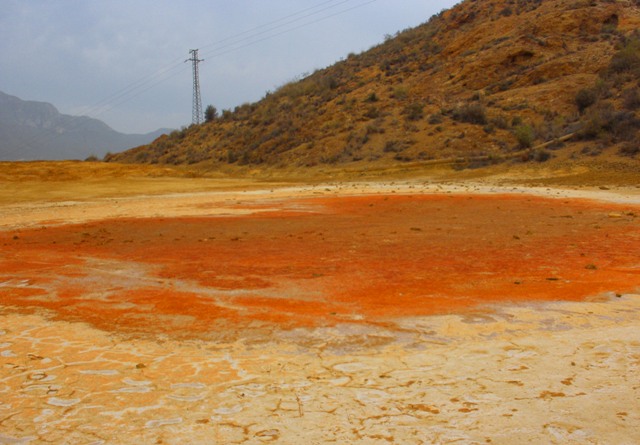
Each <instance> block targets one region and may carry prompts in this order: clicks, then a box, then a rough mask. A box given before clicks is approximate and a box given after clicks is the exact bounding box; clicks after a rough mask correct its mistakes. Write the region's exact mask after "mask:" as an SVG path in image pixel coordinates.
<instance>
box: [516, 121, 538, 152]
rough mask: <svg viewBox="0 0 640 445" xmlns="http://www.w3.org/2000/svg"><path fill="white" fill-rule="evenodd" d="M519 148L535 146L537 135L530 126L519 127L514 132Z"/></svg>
mask: <svg viewBox="0 0 640 445" xmlns="http://www.w3.org/2000/svg"><path fill="white" fill-rule="evenodd" d="M514 135H515V137H516V140H517V141H518V147H519V148H530V147H531V146H532V145H533V140H534V139H535V135H534V133H533V128H531V126H530V125H518V126H517V127H516V128H515V130H514Z"/></svg>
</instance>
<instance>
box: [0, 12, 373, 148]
mask: <svg viewBox="0 0 640 445" xmlns="http://www.w3.org/2000/svg"><path fill="white" fill-rule="evenodd" d="M352 1H354V0H339V1H337V2H336V0H329V1H324V2H321V3H318V4H316V5H315V6H312V7H309V8H305V9H302V10H300V11H297V12H295V13H292V14H289V15H287V16H284V17H281V18H279V19H276V20H273V21H270V22H267V23H265V24H262V25H259V26H257V27H254V28H251V29H249V30H245V31H242V32H239V33H237V34H235V35H233V36H230V37H227V38H225V39H222V40H219V41H217V42H213V43H210V44H207V45H204V46H201V48H209V47H213V49H211V50H209V51H207V52H206V53H205V55H209V56H210V57H220V56H222V55H225V54H228V53H231V52H234V51H237V50H239V49H242V48H246V47H248V46H251V45H254V44H257V43H261V42H264V41H266V40H269V39H272V38H274V37H277V36H280V35H283V34H286V33H289V32H292V31H295V30H298V29H301V28H304V27H306V26H310V25H313V24H316V23H319V22H322V21H325V20H328V19H330V18H333V17H336V16H338V15H341V14H345V13H347V12H349V11H352V10H355V9H358V8H361V7H364V6H366V5H369V4H371V3H374V2H376V1H377V0H368V1H365V2H363V3H358V4H356V5H353V6H350V7H348V8H345V9H341V10H339V11H337V12H332V13H330V14H325V15H321V14H322V13H325V12H329V11H332V10H335V8H337V7H340V6H343V5H347V4H348V3H351V2H352ZM318 15H321V16H320V17H317V18H315V19H313V20H306V21H304V20H305V19H311V18H312V17H315V16H318ZM302 21H304V22H303V23H299V22H302ZM290 25H294V26H290ZM195 58H196V59H197V55H196V56H195ZM188 60H192V59H188ZM192 61H193V60H192ZM184 71H185V67H184V62H178V61H177V60H175V61H174V62H172V63H171V64H170V65H167V66H165V67H163V68H160V69H158V70H157V71H155V72H154V73H152V74H150V75H147V76H144V77H141V78H140V79H138V80H136V81H134V82H132V83H130V84H129V85H127V86H125V87H124V88H122V89H120V90H118V91H116V92H114V93H113V94H111V95H109V96H107V97H105V98H104V99H102V100H100V101H98V102H96V103H95V104H93V105H92V106H90V107H88V108H87V109H86V111H85V112H84V113H83V115H85V116H87V117H92V118H97V117H98V116H101V115H103V114H105V113H107V112H108V111H111V110H113V109H114V108H116V107H117V106H119V105H121V104H123V103H125V102H128V101H130V100H132V99H133V98H135V97H137V96H139V95H141V94H142V93H144V92H146V91H148V90H150V89H152V88H154V87H155V86H157V85H159V84H161V83H163V82H165V81H167V80H168V79H170V78H173V77H176V76H177V75H179V74H182V73H183V72H184ZM197 74H198V73H197V63H196V62H194V107H193V116H192V117H193V118H194V119H193V120H194V123H196V120H198V119H197V116H196V113H197V114H198V115H199V116H202V114H201V113H202V104H201V100H196V90H197V93H198V96H199V95H200V88H199V82H198V85H196V80H197V79H196V75H197ZM196 86H197V88H196ZM198 104H199V107H197V105H198ZM76 117H79V116H78V115H76ZM201 121H202V119H201V118H200V119H199V120H198V123H200V122H201ZM80 125H81V123H80V122H79V121H77V124H76V126H75V127H73V128H72V130H75V129H77V128H78V127H79V126H80ZM45 138H47V137H46V136H43V137H35V138H33V139H32V140H30V141H27V142H25V143H23V144H22V146H21V147H18V148H17V149H14V150H12V151H10V152H9V153H7V154H8V155H13V154H15V153H16V152H18V151H20V150H22V149H24V148H26V147H27V146H29V145H32V144H34V143H37V142H40V141H41V140H44V139H45ZM31 149H34V147H31Z"/></svg>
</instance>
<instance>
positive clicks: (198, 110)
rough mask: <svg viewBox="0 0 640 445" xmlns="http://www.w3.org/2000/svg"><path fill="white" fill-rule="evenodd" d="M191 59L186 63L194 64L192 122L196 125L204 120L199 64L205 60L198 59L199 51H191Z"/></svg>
mask: <svg viewBox="0 0 640 445" xmlns="http://www.w3.org/2000/svg"><path fill="white" fill-rule="evenodd" d="M189 53H191V58H190V59H187V60H185V62H193V116H192V122H193V123H194V124H196V125H197V124H199V123H201V122H202V121H203V120H204V119H203V117H202V98H201V97H200V78H199V76H198V63H200V62H202V61H204V59H198V50H197V49H192V50H189Z"/></svg>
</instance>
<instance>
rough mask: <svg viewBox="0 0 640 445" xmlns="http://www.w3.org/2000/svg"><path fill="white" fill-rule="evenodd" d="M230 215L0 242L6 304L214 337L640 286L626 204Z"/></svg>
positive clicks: (428, 203)
mask: <svg viewBox="0 0 640 445" xmlns="http://www.w3.org/2000/svg"><path fill="white" fill-rule="evenodd" d="M232 207H234V210H243V211H244V214H243V212H240V213H238V214H234V215H227V216H211V217H202V216H198V217H171V218H139V219H136V218H122V219H113V220H103V221H98V222H86V223H81V224H73V225H52V226H47V225H46V224H45V225H43V226H42V227H38V228H32V229H21V230H9V231H0V247H1V248H2V254H1V255H0V283H2V286H0V299H1V300H2V302H3V306H5V307H11V308H13V309H14V310H18V311H20V312H29V313H31V312H34V311H39V310H41V309H46V310H47V311H48V312H47V314H48V315H49V316H52V317H53V318H54V319H61V320H66V321H83V322H88V323H90V324H92V325H93V326H95V327H97V328H99V329H102V330H107V331H113V332H118V333H124V334H151V335H154V334H168V335H170V336H172V337H174V338H188V337H193V338H215V337H216V336H217V335H222V334H220V332H222V331H224V327H225V326H229V325H232V326H233V327H234V332H235V331H237V330H238V329H240V330H242V328H243V327H244V328H250V327H252V326H253V327H254V326H263V325H265V324H267V325H272V324H276V325H278V326H279V327H281V328H285V329H287V328H291V327H300V326H305V327H318V326H335V325H336V324H339V323H342V322H356V323H369V324H370V323H373V324H380V325H383V324H384V325H388V324H389V323H391V322H393V320H395V319H397V318H400V317H409V316H421V315H430V314H450V313H463V312H465V311H469V310H470V309H474V308H477V306H478V305H484V304H491V303H499V302H509V303H518V302H528V301H539V300H548V301H561V300H572V301H580V300H585V299H589V298H593V297H598V296H600V295H602V294H603V293H605V292H609V293H611V292H613V293H619V294H623V293H625V292H632V291H634V290H637V289H638V288H640V274H639V273H638V261H639V259H638V252H640V230H638V228H639V226H638V222H639V220H638V218H637V217H636V213H635V212H636V211H637V209H635V210H634V208H633V207H631V206H628V205H622V204H620V205H619V204H611V203H599V202H596V201H589V200H565V199H550V198H541V197H533V196H515V195H455V194H454V195H447V194H439V195H437V194H433V195H429V194H424V195H422V194H407V195H395V194H387V195H380V196H371V195H369V196H343V197H338V198H336V197H326V196H325V197H316V198H304V197H303V198H300V197H298V198H290V199H281V200H271V201H269V200H253V201H238V202H237V203H234V205H233V206H232ZM247 210H249V211H250V212H252V213H248V212H247Z"/></svg>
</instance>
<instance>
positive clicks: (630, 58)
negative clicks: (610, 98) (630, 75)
mask: <svg viewBox="0 0 640 445" xmlns="http://www.w3.org/2000/svg"><path fill="white" fill-rule="evenodd" d="M637 70H640V39H637V38H634V39H631V40H629V41H627V42H626V43H625V45H624V47H623V48H622V49H621V50H620V51H618V52H617V53H615V54H614V55H613V57H612V58H611V62H610V63H609V69H608V71H609V73H610V74H615V73H624V72H630V71H637Z"/></svg>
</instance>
